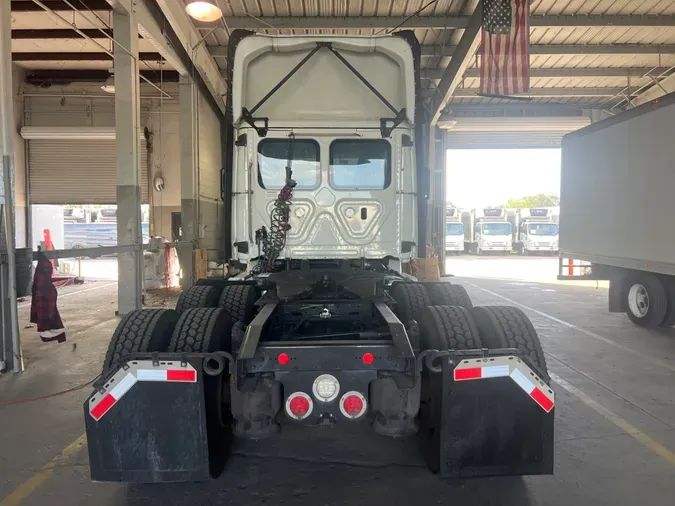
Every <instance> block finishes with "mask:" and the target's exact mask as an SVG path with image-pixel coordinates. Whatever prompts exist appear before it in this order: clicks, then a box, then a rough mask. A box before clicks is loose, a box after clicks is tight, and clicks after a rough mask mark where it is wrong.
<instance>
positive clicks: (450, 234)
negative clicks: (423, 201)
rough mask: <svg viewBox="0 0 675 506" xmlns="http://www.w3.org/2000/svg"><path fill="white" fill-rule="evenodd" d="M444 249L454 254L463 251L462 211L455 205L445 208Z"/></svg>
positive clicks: (459, 253)
mask: <svg viewBox="0 0 675 506" xmlns="http://www.w3.org/2000/svg"><path fill="white" fill-rule="evenodd" d="M445 251H446V252H447V253H453V254H455V255H461V254H462V253H464V224H463V223H462V211H461V210H460V209H457V208H456V207H448V208H447V209H446V210H445Z"/></svg>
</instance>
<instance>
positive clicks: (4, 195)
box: [0, 2, 23, 372]
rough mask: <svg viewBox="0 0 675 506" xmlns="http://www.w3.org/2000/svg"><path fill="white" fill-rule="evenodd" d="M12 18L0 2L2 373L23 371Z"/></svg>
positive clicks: (0, 334) (0, 317)
mask: <svg viewBox="0 0 675 506" xmlns="http://www.w3.org/2000/svg"><path fill="white" fill-rule="evenodd" d="M11 33H12V15H11V7H10V3H9V2H0V149H1V154H2V158H1V159H0V171H1V172H2V174H1V176H2V177H0V206H2V208H3V213H2V222H1V223H0V229H2V230H3V231H4V236H5V242H6V245H7V249H6V251H5V252H4V253H3V244H2V243H1V242H0V255H2V256H3V257H4V258H5V259H6V260H5V262H2V261H0V345H2V349H1V350H0V361H1V362H3V363H2V364H0V370H3V371H4V370H6V369H9V368H11V369H12V370H13V371H14V372H20V371H22V370H23V360H22V358H21V342H20V340H19V325H18V313H17V311H18V310H17V305H16V262H15V258H14V180H13V174H12V173H13V165H14V146H13V128H14V126H13V122H14V105H13V103H12V47H11V45H12V36H11Z"/></svg>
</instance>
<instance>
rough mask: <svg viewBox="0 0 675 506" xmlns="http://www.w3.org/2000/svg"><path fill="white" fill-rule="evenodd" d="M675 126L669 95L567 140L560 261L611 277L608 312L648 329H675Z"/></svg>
mask: <svg viewBox="0 0 675 506" xmlns="http://www.w3.org/2000/svg"><path fill="white" fill-rule="evenodd" d="M674 123H675V94H670V95H667V96H665V97H662V98H661V99H657V100H654V101H652V102H648V103H646V104H644V105H641V106H639V107H636V108H634V109H631V110H629V111H626V112H623V113H621V114H618V115H616V116H613V117H612V118H609V119H607V120H604V121H601V122H598V123H595V124H593V125H590V126H588V127H586V128H582V129H581V130H578V131H576V132H573V133H571V134H568V135H567V136H566V137H565V138H564V139H563V143H562V188H561V190H562V191H561V195H560V197H561V205H560V256H561V259H562V258H563V257H564V258H566V259H571V260H572V262H579V261H583V262H584V263H585V264H587V263H588V262H590V264H591V267H590V269H588V267H587V265H583V267H582V268H579V269H574V268H573V266H572V264H570V267H569V271H572V272H577V270H578V271H579V272H582V271H583V272H588V274H585V275H578V276H575V277H581V278H586V279H588V278H591V279H605V280H609V281H610V285H609V311H610V312H625V313H626V314H627V315H628V317H629V318H630V319H631V320H632V321H633V322H634V323H636V324H638V325H642V326H646V327H658V326H661V327H669V326H672V325H673V324H675V234H674V233H673V208H672V206H671V203H672V202H673V195H674V194H675V170H674V164H675V143H674V142H673V124H674ZM561 266H562V269H561V271H563V270H564V271H565V272H568V267H567V263H566V262H561ZM560 274H561V276H560V277H561V278H568V277H570V276H565V275H563V272H561V273H560Z"/></svg>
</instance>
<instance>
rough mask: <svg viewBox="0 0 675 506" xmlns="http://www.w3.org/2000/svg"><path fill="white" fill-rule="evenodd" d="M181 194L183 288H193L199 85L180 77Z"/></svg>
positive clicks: (179, 249) (179, 252)
mask: <svg viewBox="0 0 675 506" xmlns="http://www.w3.org/2000/svg"><path fill="white" fill-rule="evenodd" d="M179 86H180V91H179V103H180V116H179V118H180V119H179V121H180V174H181V176H180V188H181V190H180V192H181V201H180V204H181V209H180V212H181V228H182V236H181V240H180V244H179V246H178V255H179V261H180V265H181V269H182V271H183V280H182V284H183V289H184V290H185V289H188V288H190V287H191V286H192V284H193V282H194V279H193V275H192V272H193V261H192V251H193V250H194V249H195V248H196V247H197V246H198V238H199V234H198V230H197V216H198V212H199V204H198V200H197V190H198V184H199V182H198V177H197V176H198V166H197V140H198V139H197V128H198V125H197V118H198V112H199V111H198V101H197V99H198V97H197V85H196V83H195V82H194V80H193V79H192V78H190V77H183V76H181V77H180V83H179Z"/></svg>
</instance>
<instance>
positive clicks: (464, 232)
mask: <svg viewBox="0 0 675 506" xmlns="http://www.w3.org/2000/svg"><path fill="white" fill-rule="evenodd" d="M445 214H446V224H445V234H446V235H445V249H446V252H448V253H455V254H461V253H472V254H476V255H483V254H486V253H499V254H503V255H508V254H510V253H511V252H515V253H518V254H521V255H529V254H537V253H550V254H555V253H557V252H558V223H557V220H558V210H557V208H533V209H506V208H501V207H488V208H485V209H471V210H469V211H467V210H461V209H458V208H456V207H448V208H447V210H446V213H445Z"/></svg>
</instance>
